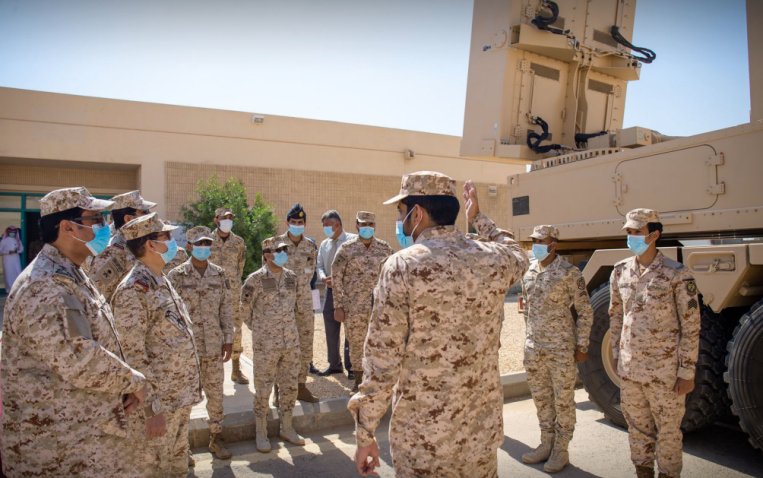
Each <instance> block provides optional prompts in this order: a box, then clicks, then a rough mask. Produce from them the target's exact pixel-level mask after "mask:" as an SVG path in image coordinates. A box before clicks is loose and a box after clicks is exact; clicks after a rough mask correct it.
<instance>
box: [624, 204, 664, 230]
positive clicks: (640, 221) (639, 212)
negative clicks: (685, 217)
mask: <svg viewBox="0 0 763 478" xmlns="http://www.w3.org/2000/svg"><path fill="white" fill-rule="evenodd" d="M650 222H660V215H659V214H657V211H655V210H653V209H644V208H639V209H634V210H632V211H629V212H628V214H626V215H625V225H624V226H623V229H625V228H628V227H629V228H631V229H641V228H642V227H644V226H646V225H647V224H649V223H650Z"/></svg>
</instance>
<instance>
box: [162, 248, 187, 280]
mask: <svg viewBox="0 0 763 478" xmlns="http://www.w3.org/2000/svg"><path fill="white" fill-rule="evenodd" d="M187 260H188V253H187V252H185V249H183V248H182V247H178V252H177V254H176V255H175V258H174V259H172V260H171V261H169V262H168V263H167V264H166V265H165V266H164V273H165V274H169V273H170V271H172V269H174V268H176V267H177V266H179V265H180V264H183V263H185V261H187ZM175 289H177V287H175Z"/></svg>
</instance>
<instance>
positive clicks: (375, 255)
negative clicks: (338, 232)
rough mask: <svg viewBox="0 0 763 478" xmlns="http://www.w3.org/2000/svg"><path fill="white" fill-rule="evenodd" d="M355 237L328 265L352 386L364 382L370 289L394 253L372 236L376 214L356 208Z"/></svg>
mask: <svg viewBox="0 0 763 478" xmlns="http://www.w3.org/2000/svg"><path fill="white" fill-rule="evenodd" d="M355 227H356V228H357V229H358V236H356V237H353V238H351V239H348V240H347V242H345V243H343V244H342V245H341V246H339V249H338V250H337V252H336V256H334V263H333V264H332V266H331V276H332V278H333V286H334V287H333V289H334V320H336V321H338V322H344V326H345V331H346V332H347V336H348V339H349V341H350V363H352V364H353V372H355V387H354V388H353V390H352V391H353V392H357V391H358V385H360V382H362V381H363V365H362V364H363V343H364V342H365V340H366V333H367V332H368V319H369V317H370V316H371V306H372V302H373V292H374V286H375V285H376V282H377V281H378V280H379V270H380V269H381V265H382V264H383V263H384V261H385V260H386V259H387V257H389V256H391V255H392V253H393V252H394V251H393V250H392V248H391V247H390V246H389V244H387V243H386V242H384V241H382V240H381V239H377V238H375V237H374V228H375V227H376V215H375V214H374V213H372V212H368V211H358V213H357V215H356V218H355Z"/></svg>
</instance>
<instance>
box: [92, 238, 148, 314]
mask: <svg viewBox="0 0 763 478" xmlns="http://www.w3.org/2000/svg"><path fill="white" fill-rule="evenodd" d="M126 242H127V241H125V238H124V236H123V235H122V233H121V232H119V231H117V232H116V233H115V234H114V236H112V238H111V241H110V243H109V247H107V248H106V249H105V250H104V251H103V252H102V253H100V254H98V255H97V256H95V257H94V258H93V260H92V261H91V262H90V263H89V264H88V276H89V277H90V279H91V280H92V281H93V283H94V284H95V286H96V287H97V288H98V290H99V291H100V292H101V294H103V296H104V297H106V300H109V299H111V296H112V294H114V290H116V288H117V285H119V282H121V280H122V279H124V277H125V276H126V275H127V273H128V272H130V269H132V267H133V266H134V265H135V263H136V262H137V259H135V256H133V255H132V252H130V251H129V250H128V249H127V244H126Z"/></svg>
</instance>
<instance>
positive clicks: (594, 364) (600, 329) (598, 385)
mask: <svg viewBox="0 0 763 478" xmlns="http://www.w3.org/2000/svg"><path fill="white" fill-rule="evenodd" d="M591 307H592V308H593V326H592V327H591V337H590V342H589V345H588V360H586V361H585V362H582V363H580V364H578V372H579V373H580V379H581V380H582V381H583V385H584V386H585V389H586V391H587V392H588V397H589V398H590V399H591V401H592V402H594V403H595V404H596V405H597V406H598V407H599V408H600V409H601V411H602V412H604V416H606V417H607V418H608V419H609V420H610V421H611V422H612V423H614V424H615V425H617V426H621V427H625V426H626V423H625V417H623V411H622V410H621V409H620V379H619V378H618V377H617V373H616V370H615V369H614V361H613V359H612V351H611V348H610V347H611V345H610V344H611V342H610V338H609V284H603V285H602V286H600V287H599V288H598V289H596V290H595V291H594V292H593V294H592V295H591Z"/></svg>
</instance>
